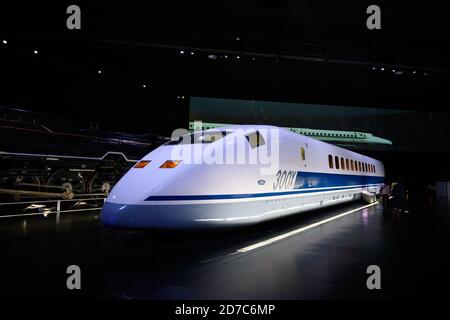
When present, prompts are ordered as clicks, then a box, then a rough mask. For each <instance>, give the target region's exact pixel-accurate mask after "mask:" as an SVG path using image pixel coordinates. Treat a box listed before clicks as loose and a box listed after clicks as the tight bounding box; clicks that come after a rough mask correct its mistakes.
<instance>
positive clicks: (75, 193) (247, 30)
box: [0, 0, 450, 300]
mask: <svg viewBox="0 0 450 320" xmlns="http://www.w3.org/2000/svg"><path fill="white" fill-rule="evenodd" d="M71 4H72V3H69V2H67V1H59V2H57V3H55V4H43V3H41V2H29V3H15V4H12V3H11V4H6V3H4V4H3V3H2V4H1V5H0V116H1V118H0V139H1V140H0V173H1V175H2V176H1V182H0V237H1V239H2V241H1V242H2V244H1V245H0V248H1V250H2V252H3V253H2V256H3V257H5V258H6V259H5V260H4V262H2V263H1V264H0V265H1V266H0V271H1V273H2V274H9V275H10V277H8V279H7V280H5V282H4V283H3V284H4V286H5V287H6V288H7V290H2V291H1V292H0V297H5V298H13V299H21V298H32V299H33V298H38V296H39V293H38V292H42V290H43V291H44V292H45V297H44V299H46V298H63V299H120V300H122V299H156V300H165V299H169V300H172V299H176V300H177V299H182V300H190V299H203V300H205V299H206V300H207V299H224V300H229V299H231V300H240V299H250V300H258V299H265V300H270V299H275V300H280V299H281V300H283V299H286V300H292V299H294V300H295V299H307V300H310V299H398V298H400V299H402V298H427V297H428V298H429V297H436V298H442V297H443V296H442V288H445V286H448V285H449V280H448V279H446V278H445V277H443V276H442V275H444V274H445V272H446V270H448V267H450V264H449V262H448V261H447V257H446V256H445V255H446V254H445V252H448V249H449V248H450V239H449V236H448V235H449V234H450V233H449V230H450V219H449V217H450V216H449V213H450V211H449V209H448V204H449V203H450V202H448V201H449V196H450V182H449V181H450V148H449V141H450V140H449V138H450V126H449V123H450V111H449V109H448V88H449V87H450V60H449V58H448V57H449V55H450V51H449V47H448V46H447V43H446V42H447V41H446V39H447V37H446V36H445V35H447V34H448V31H450V30H448V29H449V26H448V22H447V18H448V17H447V16H448V13H447V12H448V11H447V10H444V9H443V8H440V9H439V8H437V7H435V6H431V5H424V4H423V3H415V2H411V3H409V2H408V5H405V4H404V3H400V2H399V3H397V2H392V1H390V2H387V1H383V2H381V1H380V2H377V5H378V6H379V7H380V8H381V11H382V28H381V29H380V30H369V29H368V28H367V27H366V19H367V17H368V14H367V13H366V8H367V7H368V6H369V5H371V4H372V3H370V2H367V1H358V2H355V3H343V2H342V1H310V0H307V1H292V0H280V1H274V0H251V1H241V2H234V1H225V2H203V1H201V2H188V1H184V2H168V1H151V2H147V3H145V2H136V3H128V2H119V3H109V2H105V3H102V2H97V1H96V2H92V1H91V2H87V1H86V2H79V3H78V6H79V7H80V8H81V29H79V30H70V29H68V27H67V25H66V20H67V18H68V14H67V13H66V9H67V7H68V6H69V5H71ZM197 120H201V121H203V122H205V123H219V124H220V123H223V124H235V125H240V124H249V125H275V126H281V127H289V128H308V129H310V130H319V131H315V133H311V134H310V135H311V137H312V138H315V136H316V137H318V138H317V139H318V140H323V141H325V142H329V143H331V144H336V145H338V146H341V147H343V148H348V149H349V150H351V151H354V152H357V153H361V154H363V155H364V156H367V157H372V158H374V159H378V160H380V161H382V162H383V164H384V168H385V181H386V182H389V183H390V182H399V181H402V183H404V185H405V188H406V191H405V192H406V194H407V195H406V198H407V199H408V200H407V203H408V205H407V209H406V210H404V212H403V214H400V215H399V214H393V215H389V214H386V207H383V206H382V205H381V203H380V204H378V205H374V206H371V207H367V208H365V207H364V208H363V209H361V208H360V207H361V206H362V205H363V204H361V202H354V203H350V204H339V205H336V206H335V207H331V208H320V209H318V210H315V211H311V212H306V213H304V214H302V215H291V216H289V217H285V218H281V219H277V220H275V221H267V222H263V223H262V224H258V225H256V226H250V227H243V228H238V229H237V231H236V230H233V231H230V230H220V231H211V234H210V232H201V233H199V234H198V233H192V232H187V233H185V232H181V231H180V232H174V233H169V234H167V232H164V231H159V230H158V231H154V232H149V231H136V230H120V229H109V228H106V227H105V226H103V225H102V224H101V223H100V213H101V212H100V211H101V209H102V205H103V201H104V200H105V197H106V195H108V194H110V191H111V189H112V188H113V186H114V184H115V183H116V182H117V181H118V180H119V179H120V178H121V177H122V176H123V175H124V174H125V172H127V171H128V170H129V169H130V166H128V164H127V163H125V162H129V160H130V159H137V160H138V159H144V158H143V157H144V156H145V155H146V154H148V153H149V152H150V151H152V150H154V149H156V148H157V147H159V146H160V145H162V144H163V143H165V142H167V141H168V140H169V139H170V138H171V135H172V132H173V131H174V130H175V129H177V128H188V127H189V124H190V122H192V121H197ZM14 130H16V131H17V130H18V131H20V132H19V133H17V132H16V131H14ZM299 130H300V129H299ZM338 131H339V132H338ZM311 132H312V131H311ZM337 132H338V133H337ZM350 133H352V134H354V135H355V136H356V134H357V133H362V134H364V135H365V137H366V138H367V137H369V138H371V137H374V138H373V139H378V140H376V141H378V142H373V141H372V142H371V143H361V144H360V145H358V144H356V143H354V141H353V142H350V140H348V141H345V138H346V137H347V136H346V135H349V136H350ZM337 134H342V135H343V137H344V138H343V139H342V140H339V139H338V136H336V135H337ZM333 139H335V140H333ZM349 139H350V138H349ZM335 141H337V142H336V143H335ZM374 141H375V140H374ZM380 141H382V142H380ZM386 141H387V142H386ZM344 143H346V144H344ZM119 154H122V155H125V156H124V158H120V157H119V156H118V155H119ZM55 155H61V158H58V157H57V156H55ZM104 155H106V158H105V156H104ZM109 156H111V158H109ZM115 156H117V157H116V158H114V157H115ZM21 157H22V158H21ZM33 157H35V158H33ZM77 157H79V159H81V158H83V163H82V164H78V163H76V161H78V160H77V159H78V158H77ZM53 158H54V159H53ZM119 158H120V159H119ZM24 159H25V160H24ZM49 160H50V162H49ZM51 160H54V161H53V163H52V161H51ZM137 160H136V161H137ZM80 161H81V160H80ZM99 161H100V162H101V164H100V165H99ZM44 162H45V164H44ZM56 162H58V165H54V163H56ZM119 162H120V163H119ZM48 163H50V164H48ZM144 165H145V164H144ZM176 165H177V164H175V165H174V166H176ZM39 166H42V167H39ZM99 166H101V168H102V170H99V169H98V168H99ZM342 166H343V165H342ZM348 166H349V165H348V164H347V168H348ZM69 167H70V169H69ZM55 168H57V169H55ZM74 168H75V169H74ZM171 170H172V169H171ZM44 171H45V172H44ZM74 172H76V173H74ZM84 172H85V173H84ZM88 172H92V174H91V173H88ZM259 181H261V180H258V183H259ZM179 183H180V184H182V182H179ZM223 183H224V184H226V183H227V182H226V181H223ZM99 198H100V199H99ZM77 199H78V200H77ZM333 199H334V198H333ZM60 200H61V201H60ZM75 200H76V201H77V202H76V203H75V204H74V201H75ZM46 201H47V202H46ZM51 201H53V202H51ZM65 201H67V202H65ZM70 201H72V202H70ZM380 202H381V200H380ZM357 208H360V209H361V210H360V211H357V212H356V213H352V214H349V215H346V216H345V217H343V218H341V219H339V220H336V221H334V220H333V222H329V223H327V224H324V225H322V220H327V219H328V218H331V217H334V216H336V215H340V214H342V213H343V212H345V213H348V212H353V211H352V210H356V209H357ZM55 210H56V211H55ZM64 210H65V211H66V213H63V212H64ZM78 210H80V212H78ZM81 210H87V211H84V213H81ZM242 210H243V211H245V207H244V209H242ZM349 210H350V211H349ZM358 210H359V209H358ZM54 212H57V213H56V214H55V213H54ZM405 212H406V213H405ZM60 213H61V216H60ZM333 219H334V218H333ZM315 223H319V224H320V225H321V226H320V227H319V228H312V229H311V230H310V231H307V232H306V231H305V232H304V231H299V233H298V234H297V230H299V229H301V228H307V229H308V230H309V226H310V225H314V224H315ZM305 226H308V227H305ZM293 230H294V231H295V234H296V235H294V236H290V237H289V238H286V239H285V240H283V241H280V242H277V243H276V244H274V245H272V244H271V245H269V246H267V247H264V248H263V249H258V250H252V251H251V254H249V253H245V254H243V255H242V258H240V259H238V258H236V256H239V254H237V255H234V254H233V253H234V252H243V251H239V250H240V249H239V248H246V247H247V246H251V245H252V244H253V243H259V242H263V241H265V240H267V239H269V240H270V239H272V238H273V237H276V236H277V235H283V234H285V233H288V232H292V231H293ZM302 230H303V229H302ZM330 243H333V244H330ZM244 251H245V250H244ZM245 252H246V251H245ZM3 257H2V258H3ZM2 260H3V259H2ZM71 263H76V264H78V265H80V266H81V268H82V270H83V272H85V273H84V274H85V278H83V279H84V280H83V281H84V282H83V284H84V287H83V288H85V290H82V291H81V293H80V292H76V290H73V291H67V290H66V287H65V283H66V282H65V279H66V277H67V274H66V269H65V267H66V266H67V265H68V264H71ZM30 264H32V265H34V266H35V267H36V270H37V272H38V273H39V276H38V277H35V278H33V279H32V280H30V278H29V277H27V276H22V275H23V274H24V273H27V267H28V266H29V265H30ZM370 264H376V265H380V266H381V269H382V272H383V270H386V271H385V273H383V275H384V276H383V290H378V291H377V290H374V291H370V290H369V291H368V290H367V288H366V287H365V279H366V278H367V274H366V273H365V266H367V265H370ZM406 266H409V267H408V268H407V267H406ZM383 268H384V269H383ZM84 270H85V271H84ZM361 270H362V271H361ZM411 278H414V279H417V281H416V282H414V283H413V282H411V281H410V280H411ZM111 279H114V281H112V280H111ZM61 283H62V284H61ZM43 288H44V289H43ZM41 298H42V297H41Z"/></svg>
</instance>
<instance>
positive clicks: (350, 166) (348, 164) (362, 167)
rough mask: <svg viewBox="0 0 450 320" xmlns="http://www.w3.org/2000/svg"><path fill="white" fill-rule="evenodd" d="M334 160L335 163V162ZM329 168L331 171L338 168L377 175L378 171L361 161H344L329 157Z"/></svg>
mask: <svg viewBox="0 0 450 320" xmlns="http://www.w3.org/2000/svg"><path fill="white" fill-rule="evenodd" d="M333 160H334V161H333ZM328 166H329V167H330V169H333V168H336V169H341V170H348V171H359V172H370V173H376V172H377V170H376V168H375V166H374V165H373V164H370V163H365V162H361V161H356V160H355V161H353V160H352V159H344V158H342V157H338V156H334V159H333V156H332V155H331V154H329V155H328Z"/></svg>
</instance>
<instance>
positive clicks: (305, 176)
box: [145, 172, 384, 201]
mask: <svg viewBox="0 0 450 320" xmlns="http://www.w3.org/2000/svg"><path fill="white" fill-rule="evenodd" d="M383 181H384V178H383V177H370V176H354V175H348V174H335V173H319V172H299V173H298V174H297V178H296V180H295V183H294V190H290V191H279V192H266V193H244V194H208V195H173V196H150V197H148V198H147V199H145V201H172V200H221V199H245V198H261V197H275V196H284V195H291V194H292V195H295V194H302V193H313V192H323V191H339V190H345V189H351V188H352V186H361V187H368V186H372V185H377V184H380V183H382V182H383ZM312 188H314V189H315V188H321V189H320V190H308V189H312ZM358 188H360V187H358Z"/></svg>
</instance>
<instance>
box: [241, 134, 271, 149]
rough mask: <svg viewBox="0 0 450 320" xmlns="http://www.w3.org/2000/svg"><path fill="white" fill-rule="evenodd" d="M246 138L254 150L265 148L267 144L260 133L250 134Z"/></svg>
mask: <svg viewBox="0 0 450 320" xmlns="http://www.w3.org/2000/svg"><path fill="white" fill-rule="evenodd" d="M245 138H246V139H247V141H248V143H249V144H250V146H251V147H252V149H255V148H258V147H259V146H263V145H265V144H266V142H265V141H264V138H263V137H262V135H261V134H260V133H259V131H255V132H253V133H250V134H248V135H246V136H245Z"/></svg>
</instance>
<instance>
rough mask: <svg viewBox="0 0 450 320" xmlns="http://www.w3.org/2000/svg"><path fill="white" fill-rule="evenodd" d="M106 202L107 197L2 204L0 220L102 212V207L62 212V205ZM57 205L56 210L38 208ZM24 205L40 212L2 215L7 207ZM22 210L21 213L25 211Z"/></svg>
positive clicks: (0, 204)
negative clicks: (34, 206)
mask: <svg viewBox="0 0 450 320" xmlns="http://www.w3.org/2000/svg"><path fill="white" fill-rule="evenodd" d="M105 200H106V198H105V197H101V198H85V199H56V200H36V201H21V202H0V219H4V218H14V217H27V216H39V215H41V216H44V217H47V216H48V215H50V214H60V213H69V212H85V211H95V210H101V209H102V206H100V205H99V206H98V207H95V208H79V209H67V210H61V208H62V207H61V205H62V204H66V203H67V204H68V203H70V202H73V203H74V205H75V204H77V203H79V202H85V203H86V204H88V203H87V202H88V201H97V202H100V201H101V202H104V201H105ZM52 203H53V204H56V210H51V211H49V210H39V209H43V208H44V207H38V206H39V205H47V204H52ZM22 205H28V206H32V205H36V206H37V207H36V208H35V209H38V212H29V213H23V212H21V213H14V214H2V213H1V212H2V211H4V210H3V209H2V208H4V207H7V206H22ZM23 210H24V209H22V210H21V211H23Z"/></svg>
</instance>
